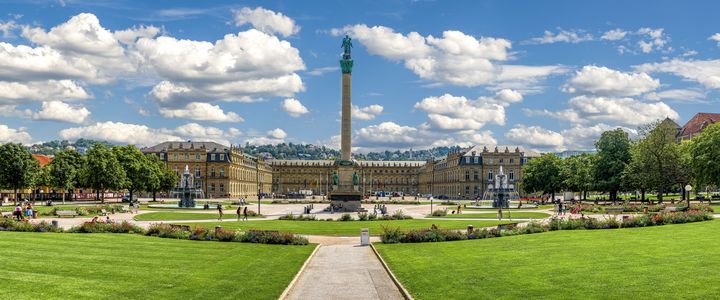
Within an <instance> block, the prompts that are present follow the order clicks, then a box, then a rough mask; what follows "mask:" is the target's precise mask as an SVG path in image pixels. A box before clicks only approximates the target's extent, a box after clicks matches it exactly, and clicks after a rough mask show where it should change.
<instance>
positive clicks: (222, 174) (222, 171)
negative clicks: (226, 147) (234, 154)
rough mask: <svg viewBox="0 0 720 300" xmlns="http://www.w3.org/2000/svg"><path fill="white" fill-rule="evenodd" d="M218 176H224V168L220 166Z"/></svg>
mask: <svg viewBox="0 0 720 300" xmlns="http://www.w3.org/2000/svg"><path fill="white" fill-rule="evenodd" d="M221 155H222V154H221ZM220 177H225V168H220Z"/></svg>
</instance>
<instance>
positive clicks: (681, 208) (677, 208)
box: [665, 206, 688, 212]
mask: <svg viewBox="0 0 720 300" xmlns="http://www.w3.org/2000/svg"><path fill="white" fill-rule="evenodd" d="M687 209H688V207H687V206H668V207H666V208H665V212H680V211H686V210H687Z"/></svg>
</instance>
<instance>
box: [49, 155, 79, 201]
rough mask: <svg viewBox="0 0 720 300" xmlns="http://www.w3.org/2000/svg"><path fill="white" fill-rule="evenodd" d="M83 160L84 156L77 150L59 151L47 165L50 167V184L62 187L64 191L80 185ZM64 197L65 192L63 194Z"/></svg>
mask: <svg viewBox="0 0 720 300" xmlns="http://www.w3.org/2000/svg"><path fill="white" fill-rule="evenodd" d="M83 160H84V157H83V156H82V155H80V153H78V152H77V151H75V150H63V151H59V152H57V153H56V154H55V158H53V161H52V162H51V163H50V164H49V165H48V166H47V167H49V168H50V186H52V187H55V188H58V189H61V190H62V191H63V192H65V191H68V190H72V189H74V188H75V187H78V186H79V185H80V184H79V179H80V178H79V174H80V169H81V168H82V166H83V164H84V162H83ZM64 199H65V194H63V200H64Z"/></svg>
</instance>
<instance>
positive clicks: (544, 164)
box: [522, 153, 563, 201]
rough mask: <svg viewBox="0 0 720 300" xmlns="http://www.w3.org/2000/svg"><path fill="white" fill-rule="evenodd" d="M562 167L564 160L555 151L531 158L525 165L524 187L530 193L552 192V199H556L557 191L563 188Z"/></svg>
mask: <svg viewBox="0 0 720 300" xmlns="http://www.w3.org/2000/svg"><path fill="white" fill-rule="evenodd" d="M561 168H562V160H561V159H560V158H559V157H557V155H555V154H553V153H546V154H543V155H542V156H540V157H538V158H534V159H531V160H529V161H528V163H527V164H525V165H524V166H523V180H522V187H523V189H524V190H525V192H529V193H534V192H542V193H543V194H551V196H552V201H555V193H556V192H559V191H560V190H562V188H563V180H562V178H561V177H560V176H561V175H560V169H561Z"/></svg>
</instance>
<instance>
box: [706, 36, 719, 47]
mask: <svg viewBox="0 0 720 300" xmlns="http://www.w3.org/2000/svg"><path fill="white" fill-rule="evenodd" d="M708 40H712V41H716V42H718V46H719V47H720V33H716V34H713V35H711V36H710V37H709V38H708Z"/></svg>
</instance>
